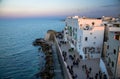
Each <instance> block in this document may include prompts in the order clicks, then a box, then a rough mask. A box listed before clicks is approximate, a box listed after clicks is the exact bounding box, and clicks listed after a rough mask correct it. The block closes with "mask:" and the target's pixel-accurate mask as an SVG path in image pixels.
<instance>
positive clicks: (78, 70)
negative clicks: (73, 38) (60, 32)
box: [55, 37, 107, 79]
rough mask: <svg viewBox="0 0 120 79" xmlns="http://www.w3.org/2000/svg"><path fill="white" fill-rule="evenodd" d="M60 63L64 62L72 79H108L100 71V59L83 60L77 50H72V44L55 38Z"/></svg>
mask: <svg viewBox="0 0 120 79" xmlns="http://www.w3.org/2000/svg"><path fill="white" fill-rule="evenodd" d="M55 41H56V43H57V47H58V49H59V54H60V55H61V59H60V61H63V63H62V64H63V65H64V66H65V67H64V70H66V71H65V72H66V73H67V74H68V75H67V76H69V77H68V78H70V79H94V78H95V79H103V78H104V79H107V78H105V77H106V75H105V74H104V73H102V72H101V71H100V66H99V63H100V59H98V58H97V59H88V60H83V59H82V57H81V56H80V55H79V53H78V52H77V51H76V50H75V49H73V48H72V49H71V47H70V44H69V43H68V42H65V41H64V40H63V39H62V38H58V37H57V38H55Z"/></svg>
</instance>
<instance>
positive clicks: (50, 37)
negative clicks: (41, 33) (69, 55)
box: [45, 30, 72, 79]
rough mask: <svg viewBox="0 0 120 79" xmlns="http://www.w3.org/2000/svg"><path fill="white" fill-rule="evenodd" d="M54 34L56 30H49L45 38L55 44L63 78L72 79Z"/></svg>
mask: <svg viewBox="0 0 120 79" xmlns="http://www.w3.org/2000/svg"><path fill="white" fill-rule="evenodd" d="M56 34H57V32H55V31H53V30H49V31H48V32H47V34H46V37H45V40H47V41H53V43H54V44H55V47H56V53H57V56H58V59H59V62H60V65H61V69H62V74H63V77H64V79H72V77H71V75H70V73H69V71H68V69H67V64H66V62H64V58H63V56H62V51H61V48H60V46H59V44H58V41H57V39H56Z"/></svg>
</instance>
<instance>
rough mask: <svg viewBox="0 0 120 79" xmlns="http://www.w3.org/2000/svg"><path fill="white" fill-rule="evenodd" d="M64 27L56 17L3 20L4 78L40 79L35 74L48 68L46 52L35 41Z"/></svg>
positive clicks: (0, 65) (0, 69) (0, 66)
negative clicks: (41, 50)
mask: <svg viewBox="0 0 120 79" xmlns="http://www.w3.org/2000/svg"><path fill="white" fill-rule="evenodd" d="M64 26H65V23H64V21H61V19H56V18H55V19H54V18H48V19H47V18H45V19H42V18H14V19H7V18H5V19H4V18H2V19H0V79H38V78H36V76H35V74H36V73H38V72H39V71H40V70H41V69H42V68H43V67H44V64H45V60H44V53H43V52H40V51H38V47H34V46H33V45H32V42H33V41H34V40H35V39H36V38H44V37H45V35H46V32H47V31H48V30H56V31H62V30H63V28H64ZM39 79H40V78H39Z"/></svg>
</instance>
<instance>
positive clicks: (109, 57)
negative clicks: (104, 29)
mask: <svg viewBox="0 0 120 79" xmlns="http://www.w3.org/2000/svg"><path fill="white" fill-rule="evenodd" d="M108 25H110V27H108V40H107V42H106V43H105V45H106V46H107V48H106V50H105V51H104V52H105V60H106V62H105V63H106V64H107V66H108V67H109V69H110V71H111V72H112V74H113V76H112V77H113V78H115V79H116V78H120V23H119V22H111V24H110V23H108Z"/></svg>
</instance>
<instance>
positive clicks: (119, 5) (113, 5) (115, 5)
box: [101, 3, 120, 7]
mask: <svg viewBox="0 0 120 79" xmlns="http://www.w3.org/2000/svg"><path fill="white" fill-rule="evenodd" d="M101 7H120V4H119V3H118V4H109V5H103V6H101Z"/></svg>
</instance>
